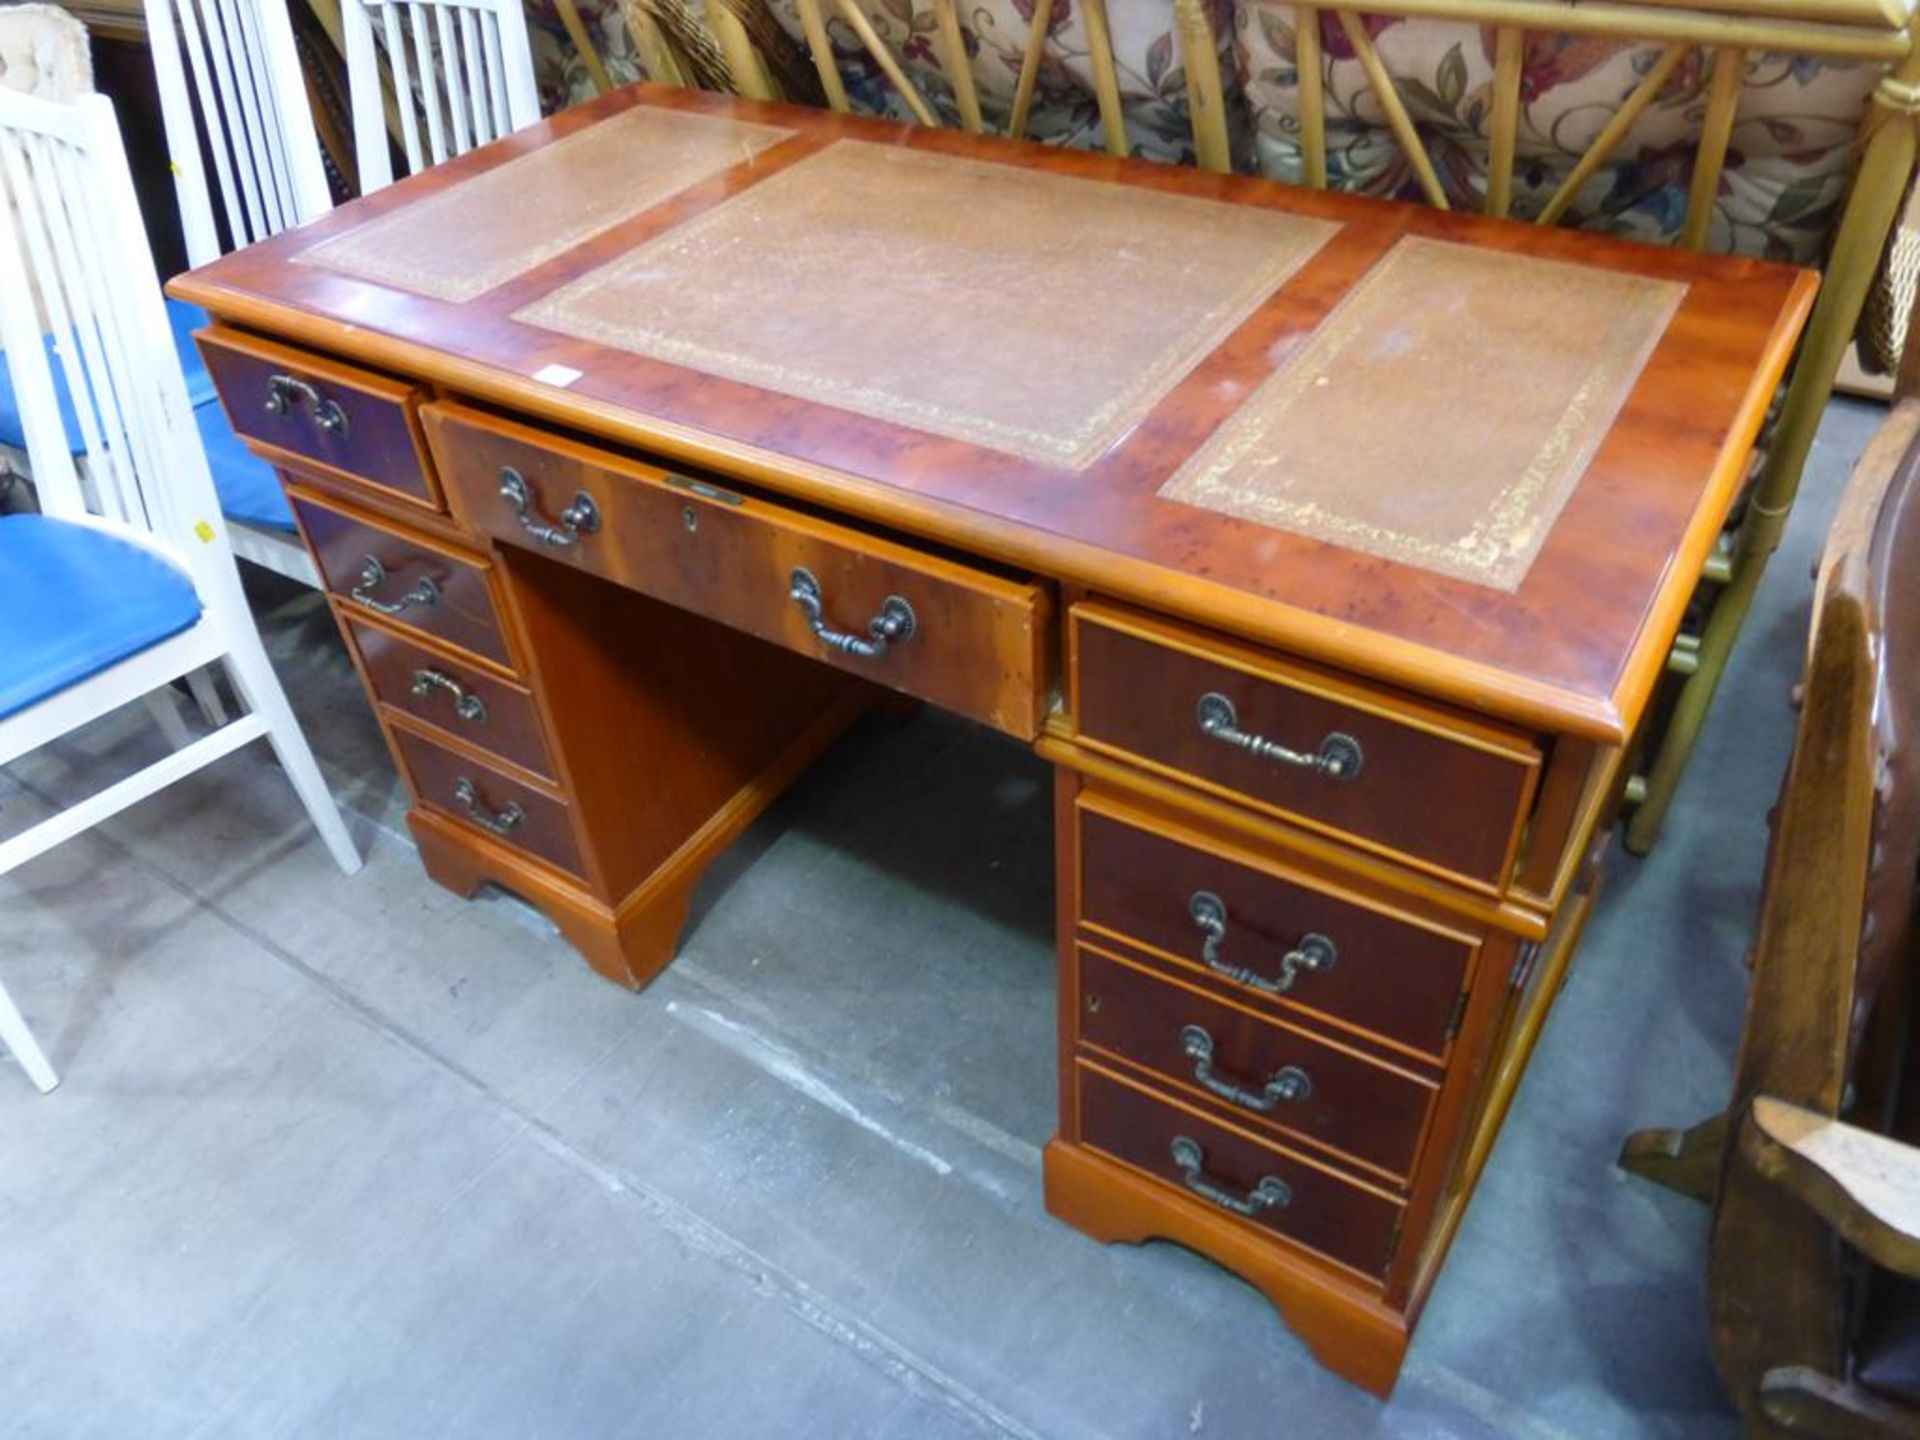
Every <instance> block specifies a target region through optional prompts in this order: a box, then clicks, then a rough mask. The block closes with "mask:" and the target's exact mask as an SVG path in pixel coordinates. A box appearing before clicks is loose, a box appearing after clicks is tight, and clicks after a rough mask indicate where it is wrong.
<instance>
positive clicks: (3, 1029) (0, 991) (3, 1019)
mask: <svg viewBox="0 0 1920 1440" xmlns="http://www.w3.org/2000/svg"><path fill="white" fill-rule="evenodd" d="M0 1045H4V1046H6V1048H7V1049H9V1050H11V1051H12V1052H13V1058H14V1059H16V1060H18V1061H19V1062H20V1065H21V1068H22V1069H24V1070H25V1071H26V1072H27V1078H28V1079H29V1080H31V1081H33V1084H34V1088H35V1089H37V1090H38V1091H39V1092H40V1093H41V1094H42V1095H44V1094H46V1093H47V1092H48V1091H49V1090H51V1089H53V1087H54V1086H56V1085H58V1084H59V1083H60V1077H59V1076H58V1075H56V1074H54V1073H53V1066H51V1065H49V1064H48V1063H47V1057H46V1053H45V1052H44V1051H42V1050H41V1048H40V1042H39V1041H38V1040H35V1039H34V1038H33V1031H31V1030H29V1029H28V1028H27V1017H26V1016H24V1015H22V1014H21V1013H20V1008H19V1007H18V1006H17V1005H15V1004H14V1003H13V997H12V996H11V995H9V994H7V987H6V986H4V985H0Z"/></svg>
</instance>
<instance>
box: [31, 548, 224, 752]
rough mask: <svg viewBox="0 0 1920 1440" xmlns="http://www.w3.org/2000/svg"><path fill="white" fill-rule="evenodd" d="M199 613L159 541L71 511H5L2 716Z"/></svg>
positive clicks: (182, 577)
mask: <svg viewBox="0 0 1920 1440" xmlns="http://www.w3.org/2000/svg"><path fill="white" fill-rule="evenodd" d="M199 618H200V597H199V596H198V595H197V594H195V593H194V589H193V585H192V584H191V582H189V581H188V579H187V577H186V576H185V575H183V574H181V573H180V572H179V571H178V570H176V569H174V568H173V566H171V565H169V564H168V563H167V562H166V561H164V560H162V559H160V558H159V557H158V556H157V555H155V554H153V553H152V552H151V551H149V550H145V549H143V548H141V547H140V546H138V545H134V544H132V543H130V542H128V541H126V540H122V539H120V538H119V537H118V536H116V535H110V534H108V533H106V532H105V531H102V530H98V529H95V528H94V527H92V526H90V525H76V524H74V523H73V522H72V521H70V520H53V519H49V518H48V517H46V516H44V515H0V719H4V718H5V717H7V716H8V715H11V714H13V713H14V712H15V711H16V710H24V709H25V708H26V707H27V706H29V705H32V704H34V703H36V702H38V701H41V700H44V699H46V698H47V697H48V696H49V695H52V694H55V693H56V692H58V691H61V690H64V689H66V688H67V687H68V686H69V685H74V684H77V683H78V682H80V681H82V680H85V679H86V678H87V677H88V676H90V675H95V674H98V673H99V672H100V671H102V670H104V669H106V668H107V667H108V666H109V665H112V664H113V663H114V662H115V661H116V660H124V659H126V658H127V657H128V656H129V655H136V654H138V653H139V652H140V651H142V650H145V649H146V648H147V647H149V646H151V645H157V644H159V643H160V642H161V641H162V640H165V639H166V638H167V637H168V636H170V635H177V634H179V633H180V632H181V631H182V630H185V629H186V628H187V627H188V626H189V625H191V624H193V622H194V621H196V620H198V619H199Z"/></svg>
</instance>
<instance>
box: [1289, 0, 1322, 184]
mask: <svg viewBox="0 0 1920 1440" xmlns="http://www.w3.org/2000/svg"><path fill="white" fill-rule="evenodd" d="M1293 53H1294V68H1295V70H1296V72H1297V74H1298V76H1299V82H1300V163H1301V167H1302V170H1303V171H1304V178H1305V179H1306V182H1307V184H1309V185H1311V186H1312V187H1313V188H1314V189H1316V190H1324V189H1326V188H1327V97H1326V84H1325V77H1326V61H1325V58H1324V57H1323V55H1322V52H1321V48H1320V8H1319V6H1317V5H1296V6H1294V7H1293Z"/></svg>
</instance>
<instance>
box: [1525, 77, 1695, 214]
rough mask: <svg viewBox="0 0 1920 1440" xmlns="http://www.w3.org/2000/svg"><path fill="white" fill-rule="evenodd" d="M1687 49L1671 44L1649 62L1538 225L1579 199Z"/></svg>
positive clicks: (1562, 185)
mask: <svg viewBox="0 0 1920 1440" xmlns="http://www.w3.org/2000/svg"><path fill="white" fill-rule="evenodd" d="M1686 55H1687V46H1685V45H1682V44H1678V43H1676V44H1673V45H1669V46H1667V48H1666V49H1664V50H1662V51H1661V52H1660V58H1659V59H1657V60H1655V61H1654V62H1653V68H1652V69H1651V70H1649V71H1647V73H1646V75H1645V76H1644V77H1643V78H1642V79H1641V81H1640V83H1639V84H1638V85H1636V86H1635V87H1634V89H1633V93H1632V94H1631V95H1629V96H1627V98H1626V103H1624V104H1623V105H1621V107H1620V108H1619V109H1618V110H1616V111H1614V113H1613V118H1612V119H1610V120H1608V121H1607V123H1606V127H1605V128H1604V129H1602V130H1601V132H1600V133H1599V134H1598V135H1596V136H1595V137H1594V141H1593V143H1592V144H1591V145H1589V146H1588V147H1587V150H1586V153H1585V154H1584V155H1582V156H1581V157H1580V159H1579V160H1578V161H1577V162H1576V163H1575V164H1574V167H1573V171H1572V173H1571V174H1569V175H1568V176H1567V178H1566V179H1565V180H1563V181H1562V182H1561V184H1560V188H1559V189H1558V190H1556V191H1554V192H1553V198H1552V199H1551V200H1549V201H1547V205H1546V208H1545V209H1544V210H1542V211H1541V212H1540V215H1539V220H1540V223H1541V224H1542V225H1552V224H1553V223H1555V222H1556V221H1557V220H1559V218H1560V217H1561V216H1562V215H1564V214H1566V213H1567V207H1568V206H1569V205H1571V204H1573V202H1574V198H1575V197H1576V196H1578V195H1579V193H1580V187H1581V186H1583V185H1585V184H1586V183H1587V181H1589V180H1591V179H1592V178H1593V175H1594V172H1595V171H1597V170H1598V169H1599V168H1600V167H1601V166H1602V165H1604V164H1606V163H1607V159H1608V157H1609V156H1611V155H1612V154H1613V152H1614V150H1615V149H1617V148H1618V146H1619V144H1620V142H1621V141H1622V140H1623V139H1625V138H1626V134H1627V131H1629V130H1631V129H1632V128H1633V122H1634V121H1636V120H1638V119H1639V118H1640V112H1641V111H1643V110H1645V109H1646V108H1647V106H1648V105H1650V104H1651V103H1652V102H1653V97H1654V96H1656V95H1658V94H1659V93H1660V88H1661V86H1663V85H1665V84H1666V83H1667V77H1668V76H1669V75H1671V74H1673V71H1674V67H1675V66H1677V65H1678V64H1679V63H1680V62H1681V61H1682V60H1684V59H1685V58H1686Z"/></svg>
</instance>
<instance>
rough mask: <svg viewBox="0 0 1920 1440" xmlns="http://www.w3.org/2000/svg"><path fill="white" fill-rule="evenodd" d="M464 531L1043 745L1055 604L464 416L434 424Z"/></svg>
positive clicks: (432, 433)
mask: <svg viewBox="0 0 1920 1440" xmlns="http://www.w3.org/2000/svg"><path fill="white" fill-rule="evenodd" d="M423 419H424V421H425V424H426V430H427V436H428V443H429V444H430V445H431V447H432V449H433V453H434V456H435V458H436V460H437V462H438V465H439V469H440V474H441V476H442V478H443V480H444V482H445V484H446V487H447V495H448V501H449V503H450V504H451V506H452V507H453V510H454V512H455V513H456V515H457V516H458V517H459V518H460V519H461V520H462V521H463V522H464V523H465V524H466V525H468V526H469V527H470V528H472V529H474V530H477V531H479V532H481V533H482V534H486V535H490V536H492V537H494V538H495V539H497V540H500V541H503V542H505V543H508V544H512V545H517V546H523V547H528V548H531V549H533V550H535V551H537V552H539V553H541V554H544V555H548V556H551V557H553V558H555V559H558V560H561V561H565V562H567V563H570V564H574V565H577V566H579V567H580V568H582V569H584V570H588V571H591V572H592V573H594V574H597V575H600V576H603V577H605V578H607V579H609V580H612V581H615V582H616V583H618V584H621V585H624V586H627V587H629V588H631V589H635V590H639V591H642V592H644V593H646V594H649V595H652V596H654V597H655V598H657V599H660V600H664V601H666V602H667V603H668V604H671V605H677V606H680V607H681V608H683V609H687V610H691V611H694V612H696V613H698V614H701V615H704V616H706V617H707V618H709V619H712V620H716V621H719V622H720V623H721V624H723V625H727V626H730V627H732V628H734V629H736V630H744V631H746V632H747V633H749V634H752V635H757V636H759V637H760V638H761V639H764V640H770V641H772V642H774V643H775V644H778V645H782V646H785V647H786V648H787V649H790V650H794V651H797V652H799V653H801V654H804V655H811V656H813V657H815V658H817V659H819V660H822V661H825V662H826V663H828V664H830V665H834V666H837V667H838V668H840V669H842V670H846V671H849V672H851V673H853V674H856V675H860V676H862V677H863V678H866V679H869V680H872V681H874V682H875V683H876V684H880V685H885V686H888V687H890V688H892V689H895V690H900V691H904V692H905V693H907V694H910V695H915V696H918V697H919V698H921V699H923V700H928V701H931V702H932V703H934V704H936V705H940V706H942V707H944V708H946V709H949V710H953V711H956V712H958V713H959V714H962V715H965V716H968V717H969V718H972V719H975V720H978V721H981V722H982V723H984V724H987V725H991V726H993V727H994V728H996V729H999V730H1004V731H1007V732H1008V733H1010V734H1013V735H1017V736H1020V737H1021V738H1023V739H1031V738H1032V737H1033V736H1034V735H1036V734H1037V733H1038V731H1039V724H1040V719H1041V715H1042V713H1043V711H1044V709H1045V706H1046V703H1047V685H1048V679H1047V665H1046V658H1045V657H1046V654H1047V645H1048V633H1047V632H1048V614H1049V604H1048V600H1047V595H1046V592H1045V591H1044V590H1042V589H1041V588H1040V587H1039V586H1038V585H1036V584H1033V583H1031V582H1027V581H1021V580H1015V579H1009V578H1006V577H1004V576H1000V575H994V574H990V573H988V572H987V571H984V570H980V569H976V568H974V567H972V566H968V565H965V564H962V563H959V562H957V561H953V560H949V559H946V558H944V557H942V556H937V555H932V554H928V553H925V552H922V551H918V550H915V549H913V548H912V547H910V546H908V545H904V544H900V543H898V542H895V541H892V540H889V539H885V538H883V537H880V536H875V535H869V534H866V533H864V532H861V531H859V530H855V529H853V528H851V527H848V526H844V525H838V524H835V523H833V522H831V521H827V520H822V519H819V518H817V517H815V516H812V515H809V514H806V513H804V512H802V511H798V510H793V509H789V508H787V507H785V506H781V505H776V504H774V503H772V502H770V501H766V500H763V499H760V498H758V497H755V496H746V495H740V494H736V493H733V492H731V491H728V490H725V489H721V488H719V487H716V486H714V485H710V484H707V483H705V482H698V481H692V480H687V479H685V478H683V477H679V476H675V475H672V474H670V473H668V472H666V471H664V470H660V469H658V468H656V467H654V466H651V465H647V464H644V463H642V462H640V461H635V460H629V459H626V458H624V457H620V456H615V455H611V454H608V453H606V452H604V451H598V450H593V449H590V448H588V447H585V446H581V445H577V444H574V443H572V442H570V441H566V440H562V439H559V438H558V437H553V436H548V435H545V434H542V433H541V432H540V431H537V430H534V429H531V428H529V427H526V426H521V425H516V424H513V423H511V422H507V421H503V420H497V419H495V418H493V417H492V416H487V415H482V414H479V413H478V412H474V411H468V410H463V409H461V408H460V407H457V406H448V405H441V404H433V405H429V406H427V407H426V409H425V410H424V411H423Z"/></svg>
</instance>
